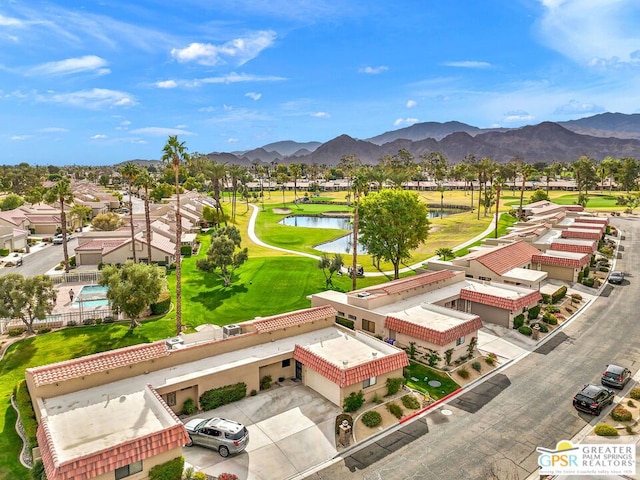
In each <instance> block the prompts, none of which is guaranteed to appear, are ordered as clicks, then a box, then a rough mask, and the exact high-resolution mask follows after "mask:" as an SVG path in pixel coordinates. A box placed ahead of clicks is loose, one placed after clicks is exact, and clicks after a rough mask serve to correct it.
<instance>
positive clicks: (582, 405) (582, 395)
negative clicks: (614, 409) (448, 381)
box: [573, 384, 614, 415]
mask: <svg viewBox="0 0 640 480" xmlns="http://www.w3.org/2000/svg"><path fill="white" fill-rule="evenodd" d="M613 397H614V393H613V391H612V390H609V389H607V388H604V387H601V386H600V385H591V384H589V385H585V386H584V387H583V389H582V390H580V391H579V392H578V393H576V395H575V397H573V406H574V407H575V408H576V410H580V411H582V412H586V413H590V414H592V415H600V412H602V409H603V408H604V407H606V406H607V405H611V404H612V403H613Z"/></svg>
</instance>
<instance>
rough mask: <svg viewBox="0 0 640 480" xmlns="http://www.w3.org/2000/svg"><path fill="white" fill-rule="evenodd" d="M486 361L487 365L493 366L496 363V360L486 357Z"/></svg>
mask: <svg viewBox="0 0 640 480" xmlns="http://www.w3.org/2000/svg"><path fill="white" fill-rule="evenodd" d="M484 361H485V362H486V363H487V365H493V364H494V363H496V359H495V358H493V357H491V356H486V357H484Z"/></svg>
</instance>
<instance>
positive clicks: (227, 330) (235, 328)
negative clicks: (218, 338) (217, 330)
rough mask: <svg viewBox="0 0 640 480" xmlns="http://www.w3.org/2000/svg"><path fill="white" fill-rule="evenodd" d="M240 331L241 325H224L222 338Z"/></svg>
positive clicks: (238, 333)
mask: <svg viewBox="0 0 640 480" xmlns="http://www.w3.org/2000/svg"><path fill="white" fill-rule="evenodd" d="M241 333H242V327H240V325H235V324H231V325H225V326H224V327H222V338H229V337H235V336H236V335H240V334H241Z"/></svg>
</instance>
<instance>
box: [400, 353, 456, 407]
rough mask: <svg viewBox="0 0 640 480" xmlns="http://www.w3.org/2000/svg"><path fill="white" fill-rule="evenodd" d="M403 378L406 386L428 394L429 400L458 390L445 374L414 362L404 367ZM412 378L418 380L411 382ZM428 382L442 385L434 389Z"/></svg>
mask: <svg viewBox="0 0 640 480" xmlns="http://www.w3.org/2000/svg"><path fill="white" fill-rule="evenodd" d="M404 378H405V379H406V381H407V386H409V387H411V388H413V389H415V390H418V391H420V392H422V393H428V394H429V396H430V397H431V398H434V399H436V400H437V399H439V398H442V397H444V396H445V395H448V394H450V393H451V392H454V391H456V390H458V389H459V388H460V386H459V385H458V384H457V383H456V382H454V381H453V380H452V379H451V378H450V377H449V376H448V375H447V374H446V373H443V372H440V371H438V370H434V369H433V368H429V367H427V366H426V365H423V364H421V363H418V362H414V361H411V362H410V364H409V366H408V367H405V369H404ZM412 378H417V379H418V380H417V381H416V380H412ZM425 378H426V380H425ZM430 380H437V381H439V382H440V383H441V384H442V385H441V386H439V387H436V388H434V387H432V386H431V385H429V383H428V382H429V381H430Z"/></svg>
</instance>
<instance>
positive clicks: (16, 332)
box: [7, 327, 25, 337]
mask: <svg viewBox="0 0 640 480" xmlns="http://www.w3.org/2000/svg"><path fill="white" fill-rule="evenodd" d="M24 331H25V330H24V328H22V327H13V328H10V329H9V330H7V335H9V336H10V337H19V336H20V335H22V334H23V333H24Z"/></svg>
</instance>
